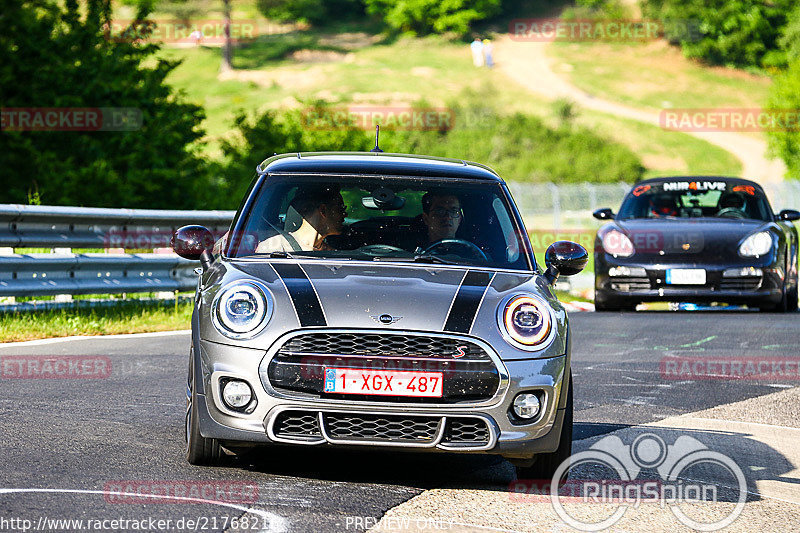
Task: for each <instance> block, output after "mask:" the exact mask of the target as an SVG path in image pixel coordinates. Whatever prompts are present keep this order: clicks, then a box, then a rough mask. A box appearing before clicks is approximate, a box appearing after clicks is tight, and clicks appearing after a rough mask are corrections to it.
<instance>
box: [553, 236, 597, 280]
mask: <svg viewBox="0 0 800 533" xmlns="http://www.w3.org/2000/svg"><path fill="white" fill-rule="evenodd" d="M587 261H589V253H588V252H587V251H586V248H584V247H583V246H581V245H580V244H577V243H574V242H572V241H557V242H554V243H553V244H551V245H550V246H548V247H547V251H546V252H545V253H544V264H545V265H547V270H546V271H545V273H544V275H545V277H546V278H547V280H548V281H549V282H550V283H555V281H556V280H557V279H558V276H574V275H575V274H577V273H579V272H580V271H581V270H583V268H584V267H585V266H586V262H587Z"/></svg>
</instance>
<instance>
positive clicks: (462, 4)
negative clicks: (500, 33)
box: [366, 0, 500, 35]
mask: <svg viewBox="0 0 800 533" xmlns="http://www.w3.org/2000/svg"><path fill="white" fill-rule="evenodd" d="M366 4H367V12H368V13H371V14H377V15H381V16H382V17H383V19H384V20H385V21H386V23H387V24H389V25H390V26H392V27H394V28H396V29H398V30H402V31H409V32H413V33H417V34H426V33H431V32H434V33H445V32H455V33H458V34H462V35H463V34H465V33H467V32H468V31H469V28H470V25H471V24H472V23H473V22H475V21H479V20H483V19H485V18H488V17H489V16H491V15H494V14H495V13H497V12H499V11H500V0H447V1H442V0H366Z"/></svg>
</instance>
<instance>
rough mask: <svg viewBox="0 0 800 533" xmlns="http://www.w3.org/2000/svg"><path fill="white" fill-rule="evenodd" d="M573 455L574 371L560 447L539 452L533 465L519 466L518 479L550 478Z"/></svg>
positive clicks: (570, 383)
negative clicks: (552, 450) (549, 451)
mask: <svg viewBox="0 0 800 533" xmlns="http://www.w3.org/2000/svg"><path fill="white" fill-rule="evenodd" d="M570 455H572V373H570V376H569V390H568V391H567V406H566V409H565V410H564V423H563V424H562V425H561V437H560V440H559V442H558V448H557V449H556V451H554V452H551V453H540V454H537V455H536V457H535V459H534V463H533V464H532V465H531V466H517V467H516V470H517V479H540V480H550V479H552V478H553V474H555V472H556V470H557V469H558V467H559V466H560V465H561V463H563V462H564V461H566V460H567V459H569V456H570ZM568 474H569V470H566V471H565V472H564V476H563V478H562V479H560V480H559V482H560V481H564V480H565V479H566V478H567V475H568Z"/></svg>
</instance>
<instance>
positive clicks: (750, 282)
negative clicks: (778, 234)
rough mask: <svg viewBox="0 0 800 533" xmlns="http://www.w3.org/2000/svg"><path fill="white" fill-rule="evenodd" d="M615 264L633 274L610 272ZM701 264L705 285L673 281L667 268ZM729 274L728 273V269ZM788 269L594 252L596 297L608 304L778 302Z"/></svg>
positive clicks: (757, 263) (682, 267)
mask: <svg viewBox="0 0 800 533" xmlns="http://www.w3.org/2000/svg"><path fill="white" fill-rule="evenodd" d="M614 267H625V268H627V269H630V270H631V272H632V275H615V276H611V275H609V271H610V270H611V269H612V268H614ZM670 268H681V269H686V268H691V269H696V268H701V269H704V270H705V271H706V283H705V284H703V285H671V284H668V283H667V281H666V278H667V276H666V273H667V269H670ZM749 268H753V269H758V270H759V271H760V272H761V274H760V275H732V274H733V272H734V271H737V270H743V269H749ZM726 271H727V273H728V275H725V273H726ZM784 276H785V273H784V272H783V269H781V268H780V267H776V266H774V265H773V264H772V263H771V262H770V263H767V262H761V263H759V262H756V261H753V262H749V263H745V262H737V263H735V264H734V263H731V264H709V263H703V262H692V263H674V262H667V261H664V262H658V261H657V260H654V261H631V260H627V259H621V258H614V257H612V256H610V255H608V254H605V253H602V254H595V299H596V301H599V302H601V303H605V304H626V303H630V304H634V303H638V302H654V301H667V302H693V303H710V302H726V303H730V304H752V303H759V304H775V303H778V302H779V301H780V300H781V297H782V291H783V284H784Z"/></svg>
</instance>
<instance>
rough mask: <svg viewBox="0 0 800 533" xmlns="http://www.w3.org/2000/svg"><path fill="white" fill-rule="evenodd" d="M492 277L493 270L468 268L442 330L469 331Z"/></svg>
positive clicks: (453, 331)
mask: <svg viewBox="0 0 800 533" xmlns="http://www.w3.org/2000/svg"><path fill="white" fill-rule="evenodd" d="M493 277H494V273H493V272H481V271H479V270H470V271H469V272H467V275H466V276H464V279H463V281H462V282H461V286H460V287H459V288H458V293H456V297H455V299H454V300H453V305H452V306H451V307H450V314H449V315H448V316H447V321H446V322H445V324H444V330H445V331H449V332H452V333H469V330H470V329H472V323H473V322H474V321H475V315H476V314H477V313H478V307H480V305H481V300H483V295H484V294H485V293H486V289H488V288H489V283H490V282H491V281H492V278H493Z"/></svg>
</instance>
